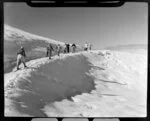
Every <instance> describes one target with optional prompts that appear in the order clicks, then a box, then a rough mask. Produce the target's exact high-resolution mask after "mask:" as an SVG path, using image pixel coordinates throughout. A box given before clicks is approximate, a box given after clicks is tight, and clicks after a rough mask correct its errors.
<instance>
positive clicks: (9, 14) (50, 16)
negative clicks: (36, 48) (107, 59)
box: [4, 2, 148, 49]
mask: <svg viewBox="0 0 150 121" xmlns="http://www.w3.org/2000/svg"><path fill="white" fill-rule="evenodd" d="M4 23H5V24H8V25H10V26H13V27H16V28H18V29H21V30H24V31H26V32H29V33H33V34H37V35H40V36H44V37H48V38H51V39H54V40H58V41H62V42H66V43H76V44H78V45H83V44H84V43H85V42H88V43H91V44H93V48H94V49H101V48H104V47H108V46H115V45H126V44H147V43H148V5H147V3H135V2H133V3H132V2H129V3H126V4H125V5H123V6H122V7H117V8H114V7H113V8H104V7H101V8H100V7H86V8H84V7H53V8H33V7H30V6H28V5H27V4H25V3H11V2H10V3H4Z"/></svg>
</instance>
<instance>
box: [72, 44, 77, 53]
mask: <svg viewBox="0 0 150 121" xmlns="http://www.w3.org/2000/svg"><path fill="white" fill-rule="evenodd" d="M72 50H73V53H75V51H76V45H75V44H74V43H73V44H72Z"/></svg>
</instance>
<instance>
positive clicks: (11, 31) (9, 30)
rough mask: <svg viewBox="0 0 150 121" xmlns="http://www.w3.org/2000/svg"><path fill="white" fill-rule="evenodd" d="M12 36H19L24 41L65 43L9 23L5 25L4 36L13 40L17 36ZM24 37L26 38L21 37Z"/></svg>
mask: <svg viewBox="0 0 150 121" xmlns="http://www.w3.org/2000/svg"><path fill="white" fill-rule="evenodd" d="M12 36H17V37H18V39H20V40H22V41H33V40H44V41H46V42H48V43H53V44H64V43H63V42H59V41H56V40H53V39H49V38H46V37H42V36H38V35H35V34H31V33H28V32H25V31H23V30H20V29H17V28H15V27H12V26H9V25H7V24H5V25H4V38H5V40H9V41H13V40H14V39H16V38H14V39H13V38H12ZM21 38H24V39H21Z"/></svg>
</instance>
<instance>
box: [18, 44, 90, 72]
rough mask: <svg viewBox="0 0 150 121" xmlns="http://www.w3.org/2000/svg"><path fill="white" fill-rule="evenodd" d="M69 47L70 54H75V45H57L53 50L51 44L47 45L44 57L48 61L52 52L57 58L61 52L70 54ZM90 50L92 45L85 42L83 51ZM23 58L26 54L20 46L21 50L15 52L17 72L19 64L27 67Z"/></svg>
mask: <svg viewBox="0 0 150 121" xmlns="http://www.w3.org/2000/svg"><path fill="white" fill-rule="evenodd" d="M70 47H72V52H73V53H75V52H76V48H77V46H76V44H74V43H73V44H72V45H70V44H68V43H66V44H65V47H64V48H63V47H62V46H61V45H60V44H58V45H57V46H56V47H55V49H54V48H53V46H52V44H49V45H48V46H47V48H46V57H49V59H51V57H52V51H55V52H57V55H58V56H59V55H60V53H61V52H63V53H70ZM91 49H92V44H88V43H87V42H86V43H85V45H84V51H88V50H91ZM25 58H26V53H25V49H24V47H23V46H21V48H20V49H19V51H18V52H17V63H16V68H17V70H19V66H20V64H21V63H23V65H24V68H25V67H27V66H26V63H25Z"/></svg>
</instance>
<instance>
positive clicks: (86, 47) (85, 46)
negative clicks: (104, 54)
mask: <svg viewBox="0 0 150 121" xmlns="http://www.w3.org/2000/svg"><path fill="white" fill-rule="evenodd" d="M87 50H88V44H87V42H86V43H85V44H84V51H87Z"/></svg>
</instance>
